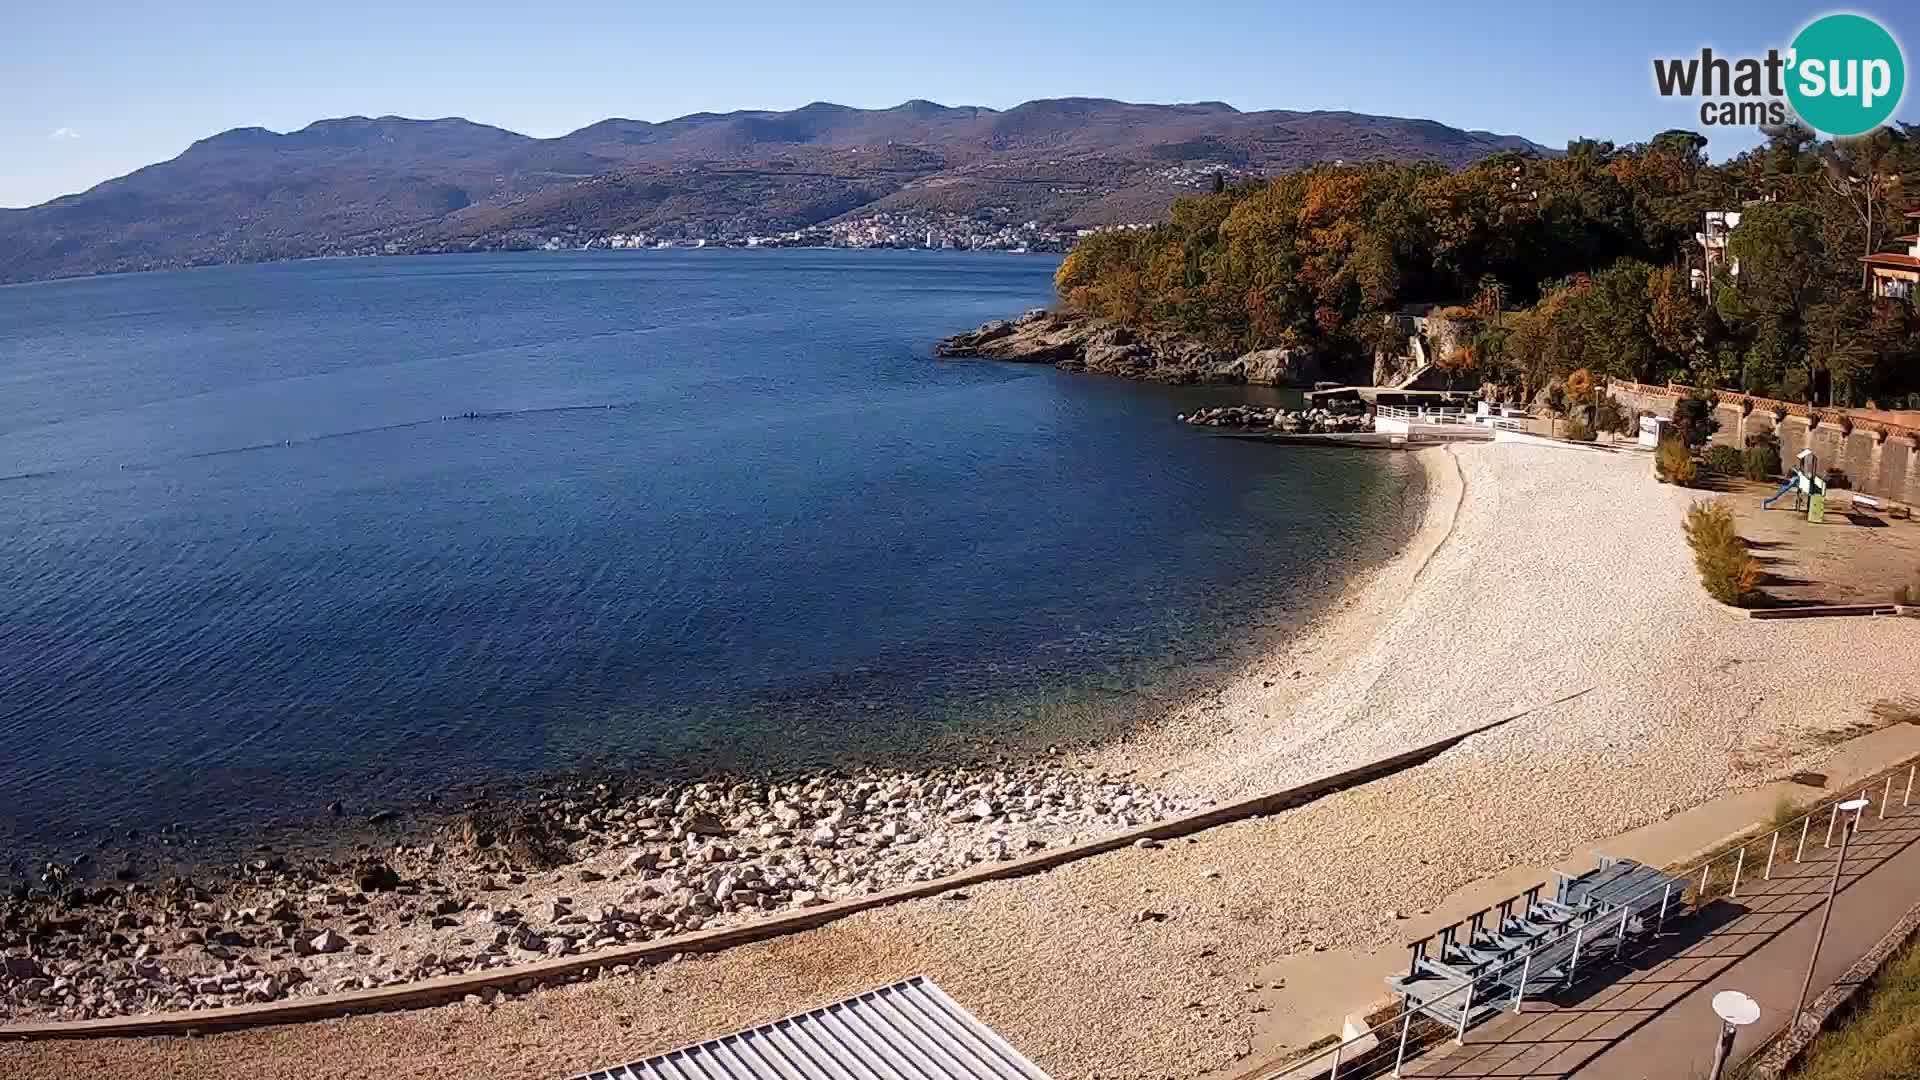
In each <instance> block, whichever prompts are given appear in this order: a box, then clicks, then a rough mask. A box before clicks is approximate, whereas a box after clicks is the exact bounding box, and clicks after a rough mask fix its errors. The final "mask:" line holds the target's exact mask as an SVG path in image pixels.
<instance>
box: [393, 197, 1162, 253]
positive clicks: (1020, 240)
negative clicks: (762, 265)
mask: <svg viewBox="0 0 1920 1080" xmlns="http://www.w3.org/2000/svg"><path fill="white" fill-rule="evenodd" d="M1006 213H1007V210H1006V208H1004V207H996V208H993V209H991V210H987V211H982V212H980V213H976V214H926V213H877V214H873V215H870V216H867V217H859V218H852V219H848V220H844V221H833V222H828V223H823V224H819V225H809V226H807V227H805V228H801V229H788V230H784V231H780V232H765V233H759V232H740V231H732V230H715V231H713V232H712V233H710V234H708V235H688V232H687V230H685V229H683V228H675V229H671V230H663V231H661V232H645V231H639V230H635V231H631V232H607V233H598V232H595V231H593V230H591V229H588V228H582V227H580V226H576V225H567V226H563V227H560V228H558V229H556V230H555V231H553V232H552V233H550V234H549V235H546V236H544V237H543V236H541V235H539V234H538V233H533V234H525V233H515V234H510V235H504V236H496V237H488V238H484V239H482V240H478V241H475V242H474V243H472V244H471V245H469V247H470V248H472V249H476V250H504V251H531V250H541V251H587V250H614V251H633V250H652V249H665V248H714V247H726V248H815V247H826V248H896V249H920V250H932V251H941V250H945V251H1006V252H1013V253H1016V254H1022V253H1030V252H1031V253H1061V252H1065V251H1068V250H1070V249H1071V248H1072V247H1073V245H1074V244H1075V243H1076V242H1078V241H1080V240H1082V239H1085V238H1086V237H1089V236H1092V235H1094V234H1095V233H1099V232H1107V231H1112V230H1125V229H1147V228H1151V227H1152V223H1150V222H1132V223H1126V224H1120V225H1102V226H1098V227H1096V228H1085V229H1072V228H1065V227H1062V226H1058V225H1050V224H1046V223H1043V222H1040V221H1035V220H1027V221H1019V222H1015V221H1011V220H1008V219H1006V217H1005V215H1006ZM389 246H390V247H393V248H394V250H393V251H392V252H391V253H392V254H400V253H403V252H404V251H405V248H404V245H389Z"/></svg>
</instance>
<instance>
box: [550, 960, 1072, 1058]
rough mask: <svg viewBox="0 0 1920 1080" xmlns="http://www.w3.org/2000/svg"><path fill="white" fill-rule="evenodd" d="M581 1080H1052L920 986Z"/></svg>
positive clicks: (928, 984)
mask: <svg viewBox="0 0 1920 1080" xmlns="http://www.w3.org/2000/svg"><path fill="white" fill-rule="evenodd" d="M576 1080H1049V1078H1048V1076H1047V1074H1046V1073H1043V1072H1041V1071H1040V1069H1039V1067H1038V1066H1036V1065H1034V1063H1033V1062H1031V1061H1028V1060H1027V1059H1026V1057H1025V1056H1024V1055H1022V1054H1021V1053H1020V1051H1018V1050H1015V1049H1014V1048H1013V1047H1012V1046H1011V1045H1009V1044H1008V1043H1007V1041H1006V1040H1005V1039H1002V1038H1001V1037H1000V1036H999V1035H997V1034H995V1033H994V1031H993V1029H992V1028H989V1027H988V1026H986V1025H985V1024H983V1023H981V1022H980V1021H979V1020H977V1019H975V1018H974V1016H973V1014H972V1013H969V1012H968V1011H967V1010H965V1009H963V1008H961V1007H960V1004H959V1003H958V1002H956V1001H954V1000H953V999H952V998H950V997H948V996H947V995H946V992H945V991H943V990H941V989H940V988H939V987H938V986H935V985H934V984H933V981H932V980H931V979H928V978H926V977H924V976H916V977H914V978H911V979H908V980H907V981H905V982H900V983H895V984H893V985H892V986H883V987H881V988H879V989H878V990H869V991H867V992H866V993H864V994H861V995H859V996H858V997H854V998H849V999H848V1000H846V1001H840V1002H835V1003H834V1004H832V1005H828V1006H825V1007H824V1008H819V1009H815V1010H813V1011H812V1012H806V1013H801V1014H800V1015H798V1016H789V1017H787V1018H786V1019H785V1020H776V1021H774V1022H773V1023H771V1024H763V1025H761V1026H760V1027H757V1028H751V1029H749V1030H746V1031H742V1032H739V1033H737V1034H733V1035H727V1036H725V1037H723V1038H718V1039H709V1040H708V1041H706V1042H703V1043H699V1044H697V1045H694V1046H688V1047H685V1048H683V1049H680V1050H675V1051H672V1052H671V1053H666V1054H659V1055H656V1056H654V1057H650V1058H647V1059H646V1060H644V1061H636V1062H634V1063H632V1064H630V1065H616V1066H614V1067H613V1068H611V1069H601V1070H599V1071H597V1072H590V1073H586V1074H585V1075H583V1076H581V1077H578V1078H576Z"/></svg>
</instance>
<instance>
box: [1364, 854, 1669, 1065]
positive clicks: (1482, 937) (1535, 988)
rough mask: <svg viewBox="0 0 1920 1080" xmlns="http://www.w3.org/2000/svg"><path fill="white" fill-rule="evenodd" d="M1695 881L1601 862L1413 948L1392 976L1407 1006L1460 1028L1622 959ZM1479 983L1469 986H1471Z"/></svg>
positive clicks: (1629, 862) (1623, 863)
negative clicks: (1547, 895) (1593, 964)
mask: <svg viewBox="0 0 1920 1080" xmlns="http://www.w3.org/2000/svg"><path fill="white" fill-rule="evenodd" d="M1687 884H1688V883H1687V882H1685V881H1683V880H1681V879H1679V878H1676V877H1672V876H1671V875H1668V874H1666V873H1664V872H1663V871H1661V870H1659V869H1657V868H1655V867H1651V866H1646V865H1644V864H1642V863H1637V862H1634V861H1633V860H1631V859H1611V858H1607V857H1605V856H1602V857H1601V859H1600V865H1599V866H1598V867H1597V868H1596V869H1593V870H1589V871H1588V872H1586V873H1584V874H1580V875H1577V876H1573V875H1567V874H1561V875H1559V876H1558V883H1557V885H1556V887H1555V891H1554V898H1553V899H1552V900H1547V899H1543V898H1542V897H1541V893H1542V892H1543V891H1544V890H1545V888H1546V886H1545V885H1544V884H1541V885H1536V886H1534V887H1533V888H1531V889H1528V890H1527V891H1526V892H1524V893H1521V894H1520V895H1518V896H1515V897H1512V898H1510V899H1508V900H1505V901H1502V902H1501V903H1499V904H1497V905H1495V906H1494V907H1490V908H1486V909H1483V910H1481V911H1479V912H1476V913H1475V914H1473V915H1472V916H1469V917H1468V918H1466V919H1463V920H1461V921H1460V922H1457V923H1454V924H1452V925H1451V926H1447V927H1443V928H1442V929H1441V930H1440V931H1439V932H1437V933H1435V934H1433V935H1432V936H1430V937H1426V938H1422V939H1421V940H1419V941H1416V942H1413V943H1412V944H1411V945H1409V946H1408V949H1409V951H1410V953H1411V959H1410V961H1409V963H1408V965H1407V972H1406V974H1405V975H1395V976H1391V977H1389V978H1388V979H1387V983H1388V985H1389V986H1391V987H1393V990H1394V992H1395V993H1398V994H1400V995H1401V996H1402V997H1403V999H1404V1000H1405V1002H1406V1005H1407V1008H1408V1009H1410V1010H1413V1011H1417V1012H1420V1013H1423V1014H1425V1015H1427V1016H1430V1017H1432V1018H1433V1019H1435V1020H1437V1021H1439V1022H1441V1023H1443V1024H1446V1025H1448V1026H1449V1027H1454V1028H1457V1029H1459V1030H1461V1031H1464V1030H1466V1028H1467V1027H1468V1026H1470V1025H1472V1024H1473V1023H1474V1022H1476V1021H1478V1020H1482V1019H1485V1018H1486V1017H1489V1016H1491V1015H1493V1014H1495V1013H1497V1012H1499V1011H1501V1010H1502V1009H1504V1008H1507V1007H1509V1006H1510V1005H1512V1004H1515V1003H1517V1002H1519V1001H1521V1000H1523V999H1524V998H1526V997H1527V996H1529V995H1537V994H1541V993H1551V992H1553V991H1556V990H1558V989H1560V988H1562V987H1565V986H1568V985H1571V984H1572V983H1573V982H1574V980H1575V976H1576V973H1577V972H1578V971H1579V970H1580V966H1581V961H1582V960H1585V959H1590V958H1592V957H1593V956H1594V955H1595V952H1596V950H1605V951H1607V952H1610V953H1617V952H1618V951H1619V949H1620V947H1621V946H1623V945H1624V944H1625V943H1626V941H1627V940H1628V939H1630V938H1632V937H1635V936H1637V935H1639V934H1641V933H1643V932H1645V931H1646V929H1647V928H1648V927H1649V926H1652V927H1653V928H1655V929H1657V928H1658V927H1659V925H1660V924H1661V923H1662V922H1664V921H1665V920H1666V919H1667V918H1668V917H1669V916H1671V915H1675V914H1678V913H1679V911H1680V910H1681V905H1682V902H1683V899H1684V894H1685V892H1686V889H1687ZM1470 984H1471V988H1469V987H1470Z"/></svg>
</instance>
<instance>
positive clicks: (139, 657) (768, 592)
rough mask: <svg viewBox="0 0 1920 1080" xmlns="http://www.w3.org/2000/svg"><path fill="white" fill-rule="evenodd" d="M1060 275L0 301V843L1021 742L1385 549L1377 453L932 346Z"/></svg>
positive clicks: (240, 276)
mask: <svg viewBox="0 0 1920 1080" xmlns="http://www.w3.org/2000/svg"><path fill="white" fill-rule="evenodd" d="M1053 267H1054V263H1053V261H1051V260H1048V259H1042V258H1024V257H1012V256H983V255H981V256H976V255H967V254H933V253H908V252H901V253H847V252H840V253H836V252H824V251H790V252H684V253H646V252H643V253H606V254H594V255H588V254H555V255H535V254H525V255H512V256H498V257H492V256H489V257H441V258H421V259H384V260H351V261H335V262H311V263H301V264H285V265H271V266H254V267H231V268H218V269H208V270H196V271H188V272H181V273H166V274H147V275H135V276H127V277H116V278H101V279H92V280H82V281H72V282H57V283H49V284H40V285H30V286H21V287H13V288H5V289H0V476H4V477H6V479H4V480H0V747H4V752H3V753H0V793H3V794H0V851H7V850H15V851H20V850H30V849H32V848H34V847H36V846H40V845H44V844H48V843H54V842H64V841H67V840H70V839H71V838H72V837H74V836H75V835H77V834H81V833H88V832H89V831H93V830H99V829H101V828H103V827H107V826H112V825H117V826H121V827H126V826H131V825H136V824H138V825H150V824H153V823H158V822H166V821H183V822H187V823H190V824H196V825H234V824H239V823H245V822H259V821H263V820H266V819H270V818H297V817H299V816H301V815H306V814H311V813H314V812H315V811H316V810H317V808H319V807H322V806H324V804H325V803H326V802H327V801H328V800H331V799H334V798H342V799H344V800H346V801H347V802H348V804H349V805H351V806H354V807H356V808H359V809H366V808H371V807H373V806H375V805H379V804H382V803H384V802H387V801H391V800H405V799H410V798H416V797H418V796H419V795H421V794H422V793H423V792H426V791H429V790H432V789H434V788H435V787H438V786H442V785H449V784H454V783H459V782H465V781H484V780H496V781H502V780H508V781H510V780H512V779H514V778H519V777H524V776H527V775H529V774H532V773H537V772H544V771H557V770H568V769H573V768H578V767H583V766H601V765H611V766H616V767H621V768H632V769H637V770H641V771H669V770H681V769H688V768H694V769H702V768H713V767H720V766H726V767H754V766H772V765H786V764H796V763H812V762H819V761H828V760H834V759H836V758H844V757H848V756H854V755H861V756H865V755H874V754H880V755H884V754H887V753H889V752H891V753H896V754H897V753H907V752H917V751H918V750H919V749H920V748H923V747H926V746H929V745H942V746H950V745H955V744H962V743H964V742H965V741H966V740H967V739H969V738H972V737H975V736H984V735H1006V734H1015V735H1019V734H1027V735H1038V736H1041V737H1044V736H1045V735H1047V734H1049V733H1050V732H1048V731H1046V730H1040V731H1037V732H1036V731H1035V730H1033V729H1034V728H1035V727H1036V726H1039V727H1041V728H1042V729H1044V728H1045V725H1047V724H1049V723H1053V722H1054V721H1053V720H1050V719H1049V717H1052V716H1057V715H1058V710H1057V709H1050V708H1049V705H1050V703H1051V704H1054V705H1057V704H1058V703H1060V702H1063V701H1065V702H1074V701H1085V700H1092V699H1095V698H1098V697H1099V696H1100V694H1101V693H1102V692H1103V690H1108V689H1112V688H1115V687H1119V686H1124V685H1127V684H1129V683H1130V682H1133V681H1137V680H1138V679H1140V678H1143V677H1150V676H1151V674H1152V673H1153V672H1155V671H1162V670H1165V669H1166V667H1167V666H1168V665H1176V664H1180V663H1183V662H1187V661H1190V660H1195V659H1207V658H1215V657H1218V656H1219V655H1220V654H1221V653H1222V651H1223V649H1224V648H1225V646H1224V645H1223V641H1225V640H1227V639H1228V638H1230V637H1231V636H1232V634H1233V632H1234V628H1235V627H1241V626H1244V625H1245V624H1246V623H1247V622H1249V621H1251V620H1254V619H1256V618H1258V617H1259V615H1260V613H1261V612H1263V611H1265V610H1266V609H1267V605H1268V604H1270V603H1271V602H1273V601H1274V600H1275V599H1276V598H1277V597H1278V598H1284V597H1285V596H1286V594H1287V593H1288V592H1289V589H1290V583H1291V582H1292V581H1294V580H1295V578H1296V577H1297V576H1298V575H1301V574H1303V573H1310V572H1312V571H1314V570H1315V569H1316V568H1318V569H1320V570H1325V569H1326V568H1328V567H1330V566H1338V565H1341V564H1342V563H1343V561H1344V560H1350V559H1354V558H1361V557H1366V556H1367V555H1368V552H1366V551H1363V550H1362V546H1363V545H1364V544H1366V543H1368V541H1366V540H1365V539H1364V538H1365V537H1366V535H1367V534H1368V533H1369V532H1371V531H1373V530H1374V529H1375V528H1376V527H1377V526H1379V525H1381V524H1382V523H1383V522H1387V521H1390V520H1393V519H1394V518H1395V515H1396V514H1397V512H1398V508H1399V507H1400V505H1401V503H1402V501H1403V499H1404V496H1405V494H1406V491H1407V485H1408V484H1409V483H1413V482H1415V481H1413V480H1412V478H1411V474H1410V470H1408V469H1407V468H1406V466H1405V464H1404V462H1403V461H1402V460H1401V459H1400V457H1399V456H1397V455H1378V456H1368V455H1362V454H1357V453H1352V454H1350V453H1343V452H1339V451H1313V452H1298V451H1295V452H1285V451H1280V450H1276V449H1274V448H1270V447H1259V446H1252V445H1246V444H1241V443H1235V442H1230V441H1222V440H1217V439H1209V438H1206V437H1204V436H1202V435H1200V434H1199V433H1196V432H1194V431H1193V430H1191V429H1187V428H1185V427H1183V426H1182V425H1179V424H1177V423H1176V422H1175V420H1174V414H1175V413H1176V412H1178V411H1180V410H1182V409H1186V408H1191V407H1193V406H1194V405H1195V404H1197V403H1199V402H1201V401H1205V400H1220V399H1222V398H1223V397H1225V398H1229V399H1230V398H1232V397H1233V396H1234V393H1233V392H1231V391H1229V392H1224V393H1223V392H1220V391H1195V390H1189V391H1181V390H1173V389H1168V388H1159V387H1149V386H1140V385H1135V384H1129V383H1124V382H1117V381H1110V380H1103V379H1098V378H1088V377H1084V376H1069V375H1062V374H1060V373H1057V372H1055V371H1053V370H1052V369H1049V368H1036V367H1029V366H1018V365H1000V364H990V363H977V362H935V361H933V360H931V359H929V356H930V346H931V345H932V343H933V341H934V340H935V339H936V338H937V337H939V336H941V335H943V334H948V333H952V332H955V331H957V330H961V329H964V328H968V327H971V326H973V325H975V324H976V323H978V322H980V321H982V320H984V319H986V318H990V317H995V316H999V315H1004V314H1009V313H1012V312H1015V311H1018V310H1021V309H1023V308H1025V307H1029V306H1032V305H1036V304H1040V303H1044V302H1046V300H1047V299H1048V298H1049V293H1050V281H1049V278H1050V274H1051V271H1052V269H1053ZM1372 543H1373V545H1374V546H1375V547H1377V546H1378V543H1379V542H1378V540H1377V539H1376V540H1374V541H1372ZM1116 700H1124V698H1120V699H1116ZM1122 713H1123V715H1122V716H1121V717H1120V719H1122V720H1123V719H1124V718H1125V717H1124V710H1122Z"/></svg>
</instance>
